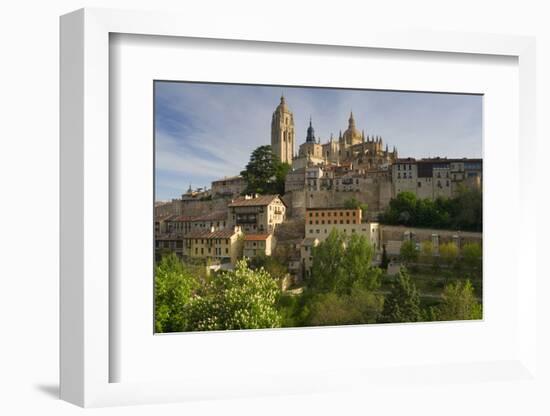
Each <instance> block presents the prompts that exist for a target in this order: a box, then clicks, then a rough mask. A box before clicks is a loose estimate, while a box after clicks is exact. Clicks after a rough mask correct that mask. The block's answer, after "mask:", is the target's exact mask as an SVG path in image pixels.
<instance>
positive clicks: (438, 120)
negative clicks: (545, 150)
mask: <svg viewBox="0 0 550 416" xmlns="http://www.w3.org/2000/svg"><path fill="white" fill-rule="evenodd" d="M181 18H182V17H181V16H171V15H167V14H162V13H159V14H155V13H141V12H122V11H112V10H88V9H87V10H81V11H77V12H74V13H72V14H69V15H67V16H64V17H62V20H61V80H62V88H61V100H62V107H61V110H62V120H61V142H62V145H61V189H62V196H61V206H62V214H61V218H62V221H61V240H62V260H61V272H62V273H61V289H62V292H61V295H62V296H61V395H62V398H64V399H65V400H68V401H71V402H73V403H76V404H79V405H82V406H100V405H111V404H136V403H154V402H163V401H182V400H193V399H205V398H220V397H221V398H224V397H227V398H229V397H243V396H244V397H248V396H255V395H266V394H299V393H311V392H313V393H319V392H325V391H326V392H328V391H341V390H352V391H361V390H362V389H364V388H366V387H368V389H369V391H376V392H383V391H384V390H385V389H386V388H387V386H388V385H391V386H392V388H403V389H406V388H407V386H410V385H412V384H413V383H420V384H421V385H423V386H425V387H426V388H429V385H430V384H433V383H439V384H442V385H445V384H446V383H453V382H456V381H457V380H460V382H463V383H473V384H476V383H481V382H482V381H483V382H488V383H493V382H494V383H498V382H502V381H506V382H510V383H512V384H513V383H516V382H517V383H520V382H525V381H526V380H530V381H529V382H530V383H536V382H537V381H536V378H535V379H534V378H533V377H534V376H533V374H535V369H536V362H535V353H534V351H535V348H536V337H535V335H536V323H535V322H536V320H535V319H534V318H535V316H536V306H535V303H534V302H532V299H533V297H534V293H535V292H534V290H535V276H536V271H535V270H534V264H532V263H531V265H529V264H528V263H529V262H525V258H527V257H528V256H529V255H530V254H529V250H528V249H527V248H526V247H527V245H526V244H523V243H524V242H525V241H529V240H532V239H533V238H534V232H535V228H536V227H533V223H532V221H534V219H533V218H532V217H530V216H526V215H521V213H522V212H523V211H524V210H526V209H527V207H526V205H525V204H526V201H527V199H526V198H525V195H527V194H528V192H529V189H530V187H531V186H532V184H531V183H530V181H529V180H528V176H527V175H526V170H527V169H528V164H529V160H530V154H531V153H530V152H532V151H533V147H532V146H530V144H532V143H533V142H534V131H533V123H532V117H534V114H535V112H534V111H533V109H534V105H535V103H534V90H535V84H534V78H533V76H532V75H533V71H534V69H533V68H534V46H533V40H532V39H530V38H521V37H512V36H489V35H464V34H460V35H458V34H457V35H454V34H439V35H438V36H431V35H427V34H425V33H417V34H414V33H407V34H404V33H391V34H390V33H381V32H377V31H372V32H367V33H362V35H361V37H354V36H350V35H348V34H345V33H342V34H341V35H334V37H331V38H330V39H326V38H325V37H324V36H325V35H324V34H323V33H324V32H322V31H313V32H311V33H309V34H308V35H307V36H308V37H307V38H304V35H303V34H302V33H301V32H298V31H293V30H289V31H288V32H285V33H284V34H281V33H279V32H278V31H277V30H276V28H275V27H271V26H270V25H267V26H266V27H265V28H264V29H263V31H255V32H254V31H253V32H251V33H250V34H249V35H247V36H246V37H243V36H240V35H239V36H237V35H232V32H231V30H230V29H229V27H224V26H223V25H222V26H219V27H216V28H212V29H208V30H206V29H204V28H203V27H202V26H201V25H200V24H198V23H193V22H191V20H190V19H189V18H186V19H184V20H185V21H186V22H188V23H189V24H187V23H186V24H185V25H182V23H181V20H180V19H181ZM520 144H521V145H520ZM518 149H519V151H518ZM503 206H506V212H503V210H502V207H503ZM510 218H515V219H517V224H515V223H514V225H513V227H512V225H511V226H510V227H512V228H514V227H515V226H516V225H517V228H519V229H521V230H522V232H520V233H514V234H513V235H514V241H517V244H509V241H510V233H511V231H510V227H507V226H503V224H508V223H509V219H510ZM503 257H505V258H506V262H503V261H501V259H502V258H503ZM519 264H522V270H524V271H525V270H526V268H527V269H528V268H529V267H531V268H532V270H531V272H532V273H531V274H529V273H527V276H528V277H525V276H526V275H525V274H523V275H522V276H521V278H520V276H519V271H518V270H519V269H518V265H519ZM384 386H386V387H384ZM447 393H448V394H451V391H450V390H449V391H448V392H447ZM447 393H446V394H447ZM381 394H382V393H381ZM493 394H494V393H493Z"/></svg>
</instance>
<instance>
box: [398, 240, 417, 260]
mask: <svg viewBox="0 0 550 416" xmlns="http://www.w3.org/2000/svg"><path fill="white" fill-rule="evenodd" d="M399 256H400V258H401V261H402V262H403V264H405V265H409V264H411V263H415V262H416V261H417V260H418V250H417V249H416V243H415V242H414V241H412V240H407V241H403V243H402V244H401V248H400V249H399Z"/></svg>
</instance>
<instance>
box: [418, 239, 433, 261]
mask: <svg viewBox="0 0 550 416" xmlns="http://www.w3.org/2000/svg"><path fill="white" fill-rule="evenodd" d="M420 251H421V254H422V259H423V261H425V262H427V263H431V262H432V260H433V255H434V245H433V244H432V242H431V241H429V240H426V241H423V242H422V244H421V249H420Z"/></svg>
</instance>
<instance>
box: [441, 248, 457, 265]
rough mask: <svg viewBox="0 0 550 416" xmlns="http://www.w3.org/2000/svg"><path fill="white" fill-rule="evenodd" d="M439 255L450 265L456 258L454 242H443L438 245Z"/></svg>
mask: <svg viewBox="0 0 550 416" xmlns="http://www.w3.org/2000/svg"><path fill="white" fill-rule="evenodd" d="M439 256H440V257H441V260H443V261H444V262H445V264H446V265H447V266H449V267H450V266H452V265H453V264H454V262H455V261H456V259H457V258H458V247H457V246H456V244H455V243H451V242H449V243H443V244H441V245H440V246H439Z"/></svg>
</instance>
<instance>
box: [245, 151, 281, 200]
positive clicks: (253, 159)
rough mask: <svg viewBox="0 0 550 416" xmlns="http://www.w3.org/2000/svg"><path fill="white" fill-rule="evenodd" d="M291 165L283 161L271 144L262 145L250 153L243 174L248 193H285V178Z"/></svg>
mask: <svg viewBox="0 0 550 416" xmlns="http://www.w3.org/2000/svg"><path fill="white" fill-rule="evenodd" d="M289 170H290V165H288V164H287V163H281V161H280V160H279V158H278V157H277V155H275V153H273V150H272V149H271V146H269V145H266V146H260V147H258V148H256V149H255V150H254V151H253V152H252V154H251V155H250V161H249V162H248V164H247V165H246V168H245V170H243V171H242V172H241V176H242V177H243V178H244V180H245V182H246V189H245V191H244V193H246V194H256V193H257V194H281V195H282V194H284V185H285V178H286V175H287V173H288V171H289Z"/></svg>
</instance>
